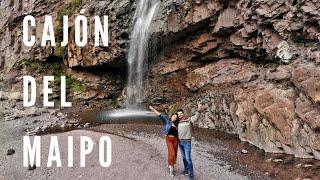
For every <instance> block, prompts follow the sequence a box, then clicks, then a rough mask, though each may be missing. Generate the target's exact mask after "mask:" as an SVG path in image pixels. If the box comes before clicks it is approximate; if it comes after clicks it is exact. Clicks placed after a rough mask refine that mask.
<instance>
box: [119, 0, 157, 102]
mask: <svg viewBox="0 0 320 180" xmlns="http://www.w3.org/2000/svg"><path fill="white" fill-rule="evenodd" d="M159 4H160V0H139V1H138V2H137V6H136V11H135V15H134V27H133V30H132V33H131V38H130V47H129V52H128V58H127V62H128V80H127V87H126V94H125V99H124V100H125V106H126V108H136V107H137V106H138V105H139V104H140V103H142V101H143V99H144V94H145V80H146V70H147V59H148V43H149V38H150V24H151V21H152V19H153V17H154V15H155V14H156V12H157V9H158V6H159Z"/></svg>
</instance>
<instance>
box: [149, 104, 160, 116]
mask: <svg viewBox="0 0 320 180" xmlns="http://www.w3.org/2000/svg"><path fill="white" fill-rule="evenodd" d="M149 109H150V111H153V112H154V113H156V114H157V115H160V114H161V113H160V112H159V111H157V110H156V109H155V108H154V107H152V106H149Z"/></svg>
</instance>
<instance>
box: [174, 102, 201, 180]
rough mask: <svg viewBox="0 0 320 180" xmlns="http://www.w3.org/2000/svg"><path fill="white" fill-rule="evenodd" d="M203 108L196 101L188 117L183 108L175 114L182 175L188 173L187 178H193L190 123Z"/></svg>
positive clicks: (191, 179)
mask: <svg viewBox="0 0 320 180" xmlns="http://www.w3.org/2000/svg"><path fill="white" fill-rule="evenodd" d="M202 109H203V107H202V105H201V104H200V103H198V108H197V112H196V113H195V114H194V115H193V116H192V117H190V118H188V117H186V116H185V115H184V112H183V110H178V111H177V114H178V117H179V119H180V122H179V125H178V137H179V148H180V151H181V155H182V159H183V164H184V171H183V174H184V175H189V179H190V180H193V179H194V172H193V164H192V159H191V139H192V135H191V125H192V124H194V123H195V122H196V121H198V119H199V116H200V111H201V110H202Z"/></svg>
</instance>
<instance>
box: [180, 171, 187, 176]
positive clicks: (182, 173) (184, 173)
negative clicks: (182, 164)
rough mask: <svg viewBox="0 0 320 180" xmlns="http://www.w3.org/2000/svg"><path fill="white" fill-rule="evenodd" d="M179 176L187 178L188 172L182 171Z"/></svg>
mask: <svg viewBox="0 0 320 180" xmlns="http://www.w3.org/2000/svg"><path fill="white" fill-rule="evenodd" d="M181 175H184V176H187V175H189V172H188V171H186V170H184V171H182V172H181Z"/></svg>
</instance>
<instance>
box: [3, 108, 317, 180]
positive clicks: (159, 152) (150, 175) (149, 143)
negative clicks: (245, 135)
mask: <svg viewBox="0 0 320 180" xmlns="http://www.w3.org/2000/svg"><path fill="white" fill-rule="evenodd" d="M48 116H49V115H48V114H43V115H41V116H39V117H36V119H37V121H36V122H35V121H34V119H35V117H28V118H21V119H16V120H13V121H3V120H2V121H0V123H1V125H0V144H1V146H0V153H1V155H0V179H1V180H2V179H3V180H20V179H32V180H37V179H39V180H40V179H41V180H42V179H85V180H87V179H89V180H90V179H94V180H96V179H119V180H122V179H137V180H138V179H139V180H140V179H148V180H149V179H153V180H158V179H159V180H160V179H179V180H180V179H181V180H182V179H187V177H185V176H182V175H179V173H177V175H176V176H175V177H174V178H171V177H169V176H168V172H167V171H168V170H167V168H166V164H167V162H166V159H167V158H166V145H165V140H164V139H163V136H162V133H161V130H162V127H161V126H159V125H150V124H148V125H147V124H118V125H112V124H102V125H97V126H94V127H91V128H89V129H86V130H84V129H82V130H73V131H69V132H61V131H57V133H55V134H46V133H44V134H46V135H43V136H41V146H42V154H41V159H42V161H41V167H37V168H36V169H34V170H28V168H26V167H23V165H22V162H23V161H22V158H23V157H22V136H24V135H25V134H26V130H28V129H30V128H34V127H39V126H42V125H43V124H46V123H48V121H46V120H47V119H48ZM48 132H50V133H52V132H54V131H50V129H49V130H48ZM58 132H59V133H58ZM53 135H54V136H58V139H59V147H60V153H61V159H62V166H63V167H62V168H57V167H54V166H53V167H51V168H48V167H46V163H47V158H48V157H47V156H48V147H49V142H50V138H51V136H53ZM68 136H73V137H74V167H73V168H68V167H67V137H68ZM80 136H89V137H91V138H92V139H93V140H94V150H93V152H92V153H91V154H90V155H88V156H87V158H86V163H87V164H86V167H85V168H81V167H79V137H80ZM101 136H110V138H111V140H112V164H111V166H110V167H108V168H102V167H100V164H99V161H98V154H99V153H98V141H99V139H100V137H101ZM194 136H195V138H194V139H193V142H192V143H193V144H192V145H193V148H192V157H193V161H194V168H195V174H196V179H199V180H203V179H204V180H207V179H208V180H212V179H219V180H220V179H231V180H232V179H236V180H238V179H259V180H260V179H298V178H301V179H303V178H310V179H317V178H318V177H320V176H318V173H319V167H320V166H319V162H320V161H315V160H295V159H292V158H288V157H290V156H287V155H281V156H280V155H276V156H275V155H269V154H266V153H263V152H261V151H260V150H258V149H257V148H255V147H252V146H250V145H248V144H247V143H242V142H240V141H239V140H237V138H235V137H233V136H229V135H226V134H224V133H219V132H215V131H212V130H204V129H194ZM8 149H14V150H15V153H14V154H13V155H7V151H8ZM242 149H246V151H247V152H246V153H241V150H242ZM280 158H281V159H282V160H283V162H280V163H279V162H277V163H275V162H273V160H275V159H280ZM270 159H271V160H270ZM299 164H300V166H304V165H308V164H309V165H310V164H311V165H312V166H311V167H308V168H300V167H299V168H297V167H298V166H297V165H299ZM54 165H55V164H54ZM182 169H183V165H182V160H181V157H180V153H179V157H178V163H177V165H176V171H177V172H180V171H181V170H182Z"/></svg>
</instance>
